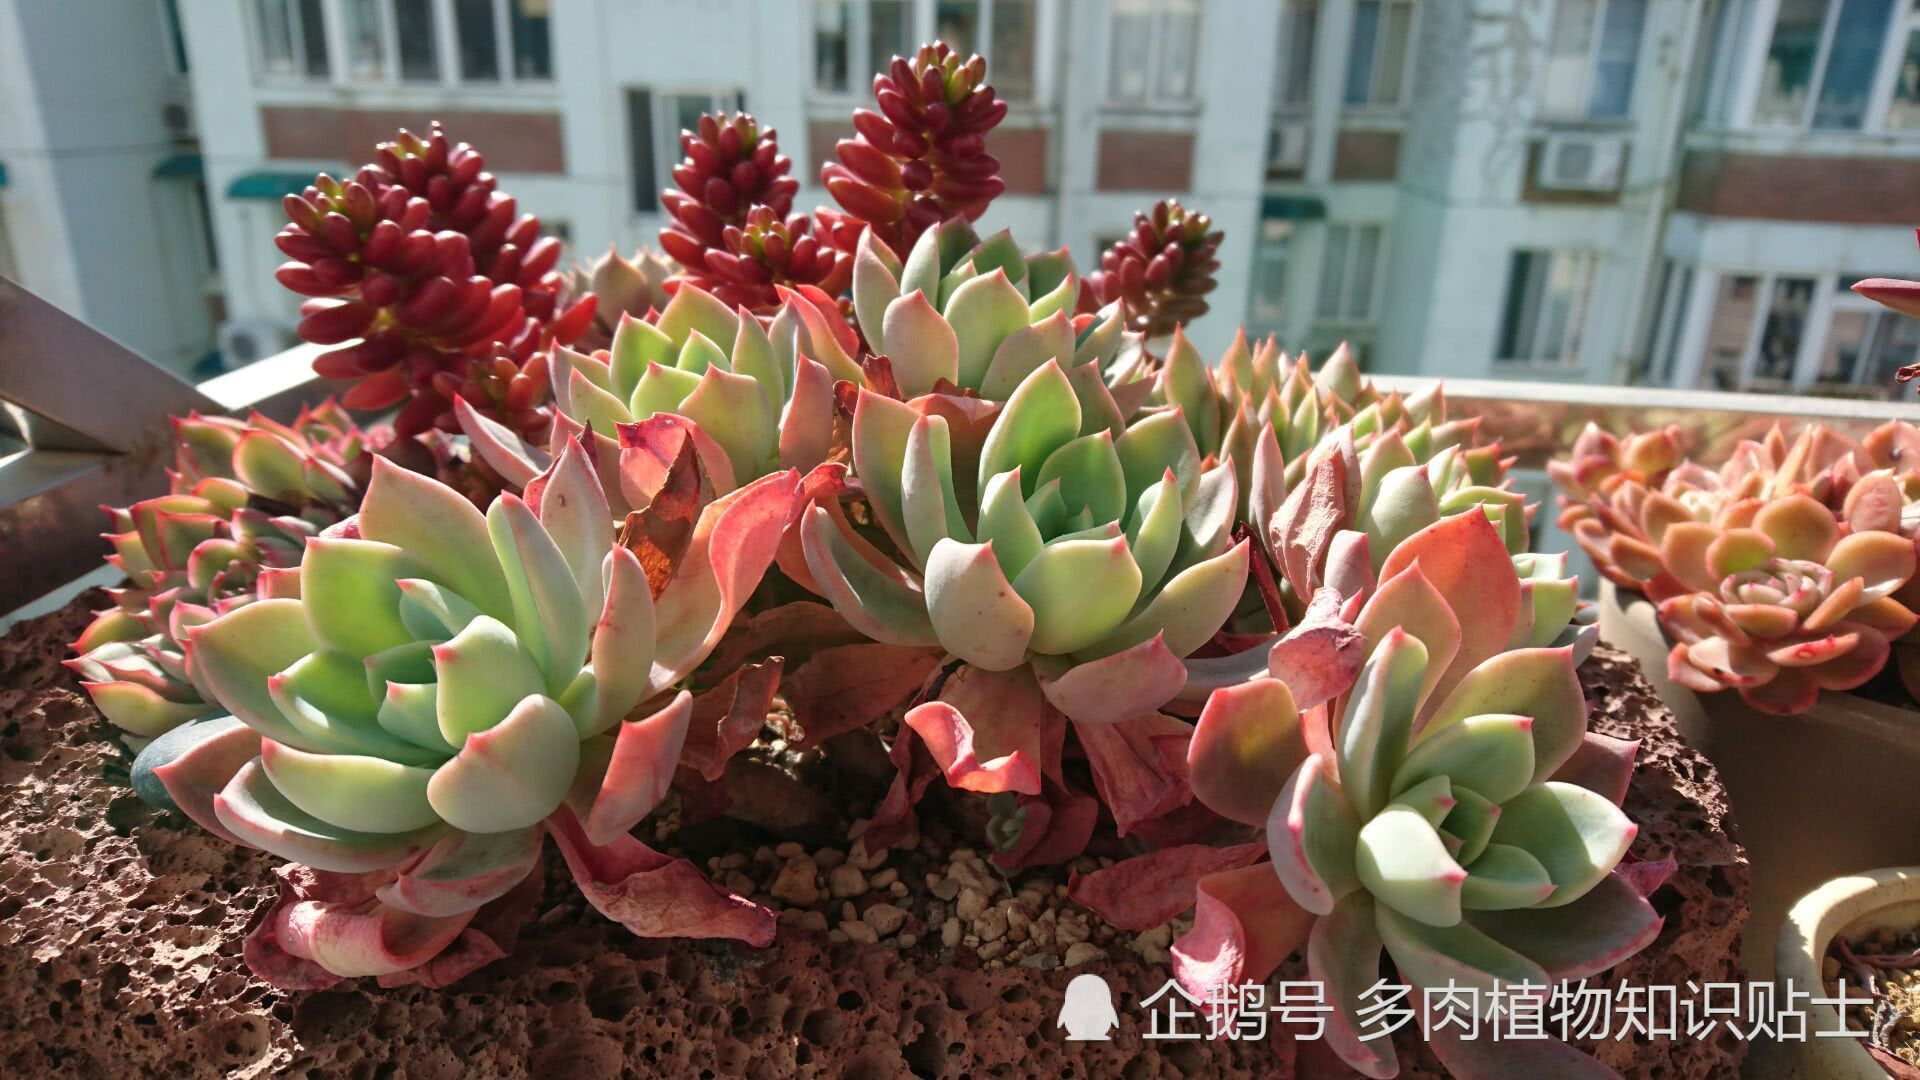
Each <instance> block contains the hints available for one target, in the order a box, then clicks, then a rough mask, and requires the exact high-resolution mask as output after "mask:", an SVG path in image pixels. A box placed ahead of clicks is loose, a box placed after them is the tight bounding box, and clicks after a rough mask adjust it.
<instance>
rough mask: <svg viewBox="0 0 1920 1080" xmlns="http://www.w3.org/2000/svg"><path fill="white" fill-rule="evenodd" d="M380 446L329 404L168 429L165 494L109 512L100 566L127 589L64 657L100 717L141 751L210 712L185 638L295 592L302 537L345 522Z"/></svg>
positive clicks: (204, 419)
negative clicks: (170, 460) (275, 416)
mask: <svg viewBox="0 0 1920 1080" xmlns="http://www.w3.org/2000/svg"><path fill="white" fill-rule="evenodd" d="M381 438H382V436H381V435H380V434H378V433H376V434H375V435H373V436H369V434H368V433H367V432H364V431H362V430H360V428H359V427H357V426H355V425H354V423H353V421H352V420H351V419H349V418H348V417H347V415H346V412H345V411H344V410H342V409H341V408H340V407H339V406H338V405H336V404H334V403H333V402H332V401H328V402H326V403H324V404H322V405H320V406H318V407H315V408H309V409H303V410H302V411H301V413H300V416H299V417H298V418H297V419H295V420H294V422H293V423H292V424H281V423H278V422H276V421H274V420H271V419H269V418H267V417H265V416H261V415H259V414H257V413H256V414H254V415H252V416H250V417H248V418H247V419H246V420H244V421H242V420H238V419H234V418H232V417H225V416H201V415H199V414H197V413H195V414H190V415H188V416H187V417H185V418H184V419H178V420H175V421H174V423H173V448H174V465H173V468H172V469H171V470H169V475H170V477H171V480H172V482H171V485H170V490H169V491H168V493H167V494H166V495H162V496H159V497H157V498H152V499H145V500H142V501H141V502H137V503H134V504H133V505H132V506H130V507H127V508H126V509H109V510H108V511H107V512H108V514H109V515H110V516H111V518H112V520H113V531H112V532H110V533H108V534H107V539H108V540H110V541H112V543H113V547H114V554H112V555H110V556H108V558H107V561H108V562H109V563H112V564H113V565H114V566H115V567H117V568H118V569H119V570H121V571H122V572H123V573H125V574H126V575H127V585H126V586H125V587H124V588H121V589H117V590H111V594H112V596H113V600H114V605H113V606H112V607H110V608H107V609H105V610H103V611H101V612H99V613H98V614H96V615H95V616H94V619H93V622H92V623H90V624H89V625H88V626H87V628H86V630H85V631H83V632H82V633H81V635H80V638H79V640H77V641H75V642H74V644H73V650H74V652H75V653H76V654H78V655H77V656H76V657H75V658H74V659H72V660H69V661H67V665H68V667H70V668H72V669H73V670H74V671H75V672H77V673H78V674H79V675H80V677H81V680H82V682H81V685H82V686H84V687H85V688H86V690H87V692H88V693H89V694H90V695H91V696H92V697H93V701H94V704H95V705H96V706H98V707H99V709H100V712H101V713H102V714H103V715H105V716H106V718H107V719H108V720H110V721H112V722H113V723H114V724H115V725H116V726H117V727H119V728H120V729H121V730H122V731H124V732H126V733H127V734H128V735H129V736H131V737H132V739H133V740H135V741H138V740H144V739H149V738H152V737H154V736H156V735H159V734H161V733H163V732H165V731H167V730H169V729H171V728H173V727H175V726H177V725H179V724H181V723H184V722H185V721H187V720H190V719H193V718H195V717H198V716H203V715H206V714H207V713H209V712H212V711H214V710H215V709H216V706H215V705H213V704H212V701H213V698H212V696H211V695H210V694H209V693H208V692H207V690H206V688H205V686H204V684H202V683H201V682H200V681H199V680H197V679H196V678H194V676H193V673H192V669H191V666H190V665H189V664H188V663H187V658H186V654H185V648H184V646H183V641H184V639H185V636H186V633H187V631H188V630H190V629H191V628H192V627H195V626H198V625H200V624H201V623H205V622H208V621H210V620H212V619H213V618H215V617H216V616H218V615H221V614H224V613H226V612H228V611H232V610H234V609H235V608H238V607H241V606H242V605H245V604H248V603H251V602H253V601H254V600H256V599H260V598H263V597H275V596H289V595H297V594H298V591H299V582H298V578H297V577H296V576H295V575H294V574H293V570H294V569H295V568H296V567H298V566H299V565H300V558H301V554H302V552H303V551H304V549H305V547H306V542H307V539H308V538H309V537H311V536H313V535H314V534H315V533H317V532H318V531H319V530H321V529H322V528H325V527H326V526H328V525H331V524H333V523H334V522H336V521H339V520H340V519H342V518H344V517H346V516H348V515H349V514H351V513H353V509H354V507H355V506H356V505H357V504H358V502H359V497H360V490H361V487H362V485H363V484H364V482H365V479H366V475H367V470H368V468H369V466H370V455H371V453H372V451H373V450H374V448H375V443H377V442H379V441H380V440H381Z"/></svg>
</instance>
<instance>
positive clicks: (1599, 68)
mask: <svg viewBox="0 0 1920 1080" xmlns="http://www.w3.org/2000/svg"><path fill="white" fill-rule="evenodd" d="M1646 18H1647V0H1559V2H1558V3H1557V4H1555V6H1554V12H1553V29H1552V32H1551V36H1550V37H1549V39H1548V45H1547V60H1546V65H1545V81H1546V86H1545V91H1544V95H1543V100H1542V102H1541V105H1542V108H1543V111H1545V112H1546V113H1548V114H1550V115H1553V116H1566V117H1577V118H1582V119H1590V120H1624V119H1626V118H1627V114H1628V110H1629V108H1630V106H1631V103H1632V99H1633V79H1634V74H1635V72H1636V71H1637V70H1638V68H1639V59H1640V41H1641V34H1642V31H1643V30H1644V28H1645V26H1646Z"/></svg>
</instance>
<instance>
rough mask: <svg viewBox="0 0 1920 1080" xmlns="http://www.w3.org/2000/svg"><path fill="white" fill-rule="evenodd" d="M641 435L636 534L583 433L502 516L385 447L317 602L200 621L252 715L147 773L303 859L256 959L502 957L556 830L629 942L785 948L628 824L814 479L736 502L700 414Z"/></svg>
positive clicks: (331, 966)
mask: <svg viewBox="0 0 1920 1080" xmlns="http://www.w3.org/2000/svg"><path fill="white" fill-rule="evenodd" d="M623 434H624V437H625V443H626V446H625V449H624V450H623V453H622V462H621V466H620V469H621V476H622V478H623V479H624V480H625V481H626V482H627V483H628V486H629V489H630V490H632V489H635V488H638V489H641V490H644V491H646V492H648V493H649V494H650V497H649V498H648V499H647V500H646V501H645V503H644V505H643V506H642V508H640V509H637V510H634V511H631V512H629V513H628V514H627V515H626V517H625V519H624V521H623V522H621V523H620V524H619V525H618V527H617V531H616V523H615V518H614V514H613V511H612V509H611V507H610V505H609V503H608V500H607V497H606V494H605V493H604V492H603V490H602V489H601V486H600V480H599V478H598V475H597V474H596V471H595V469H594V468H593V466H592V465H591V464H590V463H589V462H588V458H587V451H586V449H585V447H584V445H583V444H578V443H576V444H575V445H573V446H572V447H570V448H569V449H568V450H566V451H565V452H563V453H562V454H561V455H560V457H559V458H558V459H557V460H556V461H555V462H554V465H553V467H552V469H551V470H549V472H548V473H547V474H545V475H543V476H542V477H541V478H540V480H539V482H538V483H536V484H534V485H530V487H529V489H528V491H527V494H526V498H524V499H523V498H521V497H519V496H515V495H503V496H501V497H500V498H498V499H496V500H495V501H494V502H493V504H492V505H491V506H490V507H489V508H488V509H487V510H486V511H485V513H484V514H483V513H482V512H481V511H480V510H478V509H476V508H475V507H474V506H473V505H472V504H471V503H470V502H468V501H467V500H466V499H465V498H464V497H462V496H461V495H459V494H458V493H456V492H455V491H453V490H452V489H450V488H448V487H446V486H444V485H442V484H440V483H438V482H437V481H434V480H432V479H430V478H428V477H424V476H421V475H418V474H415V473H411V472H408V471H406V470H404V469H402V468H399V467H398V466H394V465H390V464H387V463H385V462H380V463H377V464H376V468H375V470H374V475H373V479H372V482H371V483H370V484H369V485H368V488H367V493H366V498H365V500H364V502H363V503H362V505H361V507H360V512H359V514H358V515H357V516H355V517H354V518H352V519H350V520H349V521H347V522H345V523H343V525H342V526H340V527H336V528H335V529H333V530H330V531H329V532H328V533H326V534H324V535H322V536H320V537H316V538H314V539H313V540H311V541H310V542H309V544H308V550H307V553H306V558H305V560H304V561H303V562H302V563H301V565H300V570H299V574H300V579H301V588H300V592H299V597H298V598H284V599H281V598H276V599H268V600H260V601H257V602H255V603H252V604H249V605H247V606H245V607H242V608H240V609H238V610H235V611H233V612H231V613H229V614H227V615H224V616H222V617H220V618H218V619H215V620H213V621H211V622H209V623H207V624H205V625H203V626H200V627H197V628H195V629H194V630H193V631H192V632H191V636H190V641H191V651H190V653H191V660H192V664H193V667H194V669H195V671H196V673H197V675H198V676H199V677H200V678H201V679H202V680H203V681H204V682H205V683H206V684H207V685H208V686H209V687H210V688H211V689H212V690H213V693H214V696H215V697H216V698H217V699H218V700H219V701H220V702H221V703H222V704H223V705H224V706H226V707H227V708H228V709H230V710H231V711H232V712H233V714H234V715H235V716H236V717H237V718H238V719H239V721H240V722H241V723H239V724H224V725H214V726H213V727H212V728H211V729H210V731H209V732H208V734H207V735H206V737H204V738H203V739H201V740H199V741H198V742H196V743H194V744H193V745H192V746H191V747H190V748H189V749H188V750H186V751H185V752H184V753H181V754H180V755H179V756H177V757H175V758H173V759H172V760H171V761H169V762H167V763H166V764H163V765H162V766H160V767H159V768H158V769H156V770H155V771H156V774H157V776H158V778H159V779H160V780H161V782H162V783H163V784H164V785H165V786H166V789H167V791H168V792H169V794H170V795H171V796H172V798H173V799H174V801H175V802H176V803H177V804H178V805H179V806H180V808H181V809H182V810H184V811H186V812H187V813H188V814H189V815H191V816H192V817H193V818H194V819H195V820H197V821H199V822H200V823H201V824H202V825H204V826H206V827H207V828H208V829H210V830H212V831H214V832H216V833H218V834H220V835H222V836H225V837H228V838H230V839H232V840H235V841H237V842H240V843H243V844H248V845H252V846H255V847H259V848H263V849H265V850H267V851H269V852H272V853H273V854H275V855H278V856H280V857H281V858H284V859H287V860H289V861H290V862H292V863H294V864H297V867H298V869H295V870H290V871H288V872H287V873H284V874H283V875H282V876H283V879H284V880H285V881H286V883H287V888H286V889H285V890H283V896H282V901H281V903H280V904H279V905H278V906H277V907H276V908H275V909H274V910H273V911H272V912H271V913H270V914H269V916H268V918H267V920H266V921H265V923H264V924H263V925H262V926H261V927H260V929H259V930H258V931H257V932H256V933H255V934H254V936H253V937H252V939H250V941H249V945H248V952H249V957H250V960H251V961H252V962H253V964H254V966H255V968H256V970H259V971H262V973H263V974H266V975H268V976H269V977H271V978H273V979H274V980H275V981H277V982H280V983H281V984H282V985H296V986H319V985H326V984H327V983H329V982H331V981H333V980H335V979H338V978H341V977H352V976H368V975H371V976H379V977H382V978H384V979H388V980H390V981H406V980H408V979H413V978H418V979H422V980H425V981H428V982H432V983H434V984H441V983H444V982H446V981H448V980H450V979H452V978H458V977H459V976H460V975H462V974H464V973H465V972H466V971H468V970H471V969H472V968H473V967H475V966H477V965H478V964H480V963H484V962H486V961H487V960H490V959H493V958H494V957H495V956H497V955H499V951H498V948H497V946H498V944H499V942H498V941H496V940H494V932H493V931H492V930H485V931H482V930H475V931H473V935H478V936H473V935H470V934H469V930H470V929H471V924H473V923H474V922H475V920H476V919H478V918H479V917H480V915H479V913H480V912H481V911H482V910H483V909H485V908H486V907H487V905H489V904H493V903H495V902H497V901H502V900H503V898H506V897H508V896H509V894H512V893H514V891H515V890H516V888H518V887H519V886H521V884H522V882H524V881H526V880H527V879H528V878H529V876H530V875H531V874H532V873H533V871H534V869H535V868H536V867H537V865H538V862H539V855H540V850H541V847H542V841H543V837H545V836H548V835H551V836H552V837H553V838H554V840H555V842H556V843H557V844H558V845H559V847H560V850H561V852H562V853H563V854H564V855H565V857H566V861H567V863H568V865H569V867H570V869H571V870H572V871H573V874H574V877H575V879H576V880H577V881H578V882H579V884H580V886H581V888H582V890H583V891H584V892H585V893H586V895H587V897H588V898H589V899H590V900H591V901H592V902H593V904H594V905H595V906H596V907H597V908H599V909H600V910H601V911H602V912H603V913H605V914H607V915H608V916H609V917H611V918H613V919H615V920H616V921H619V922H622V923H623V924H625V925H626V926H627V927H629V928H630V929H631V930H633V931H634V932H635V933H638V934H643V935H673V936H687V937H733V938H739V939H742V940H746V941H749V942H752V943H754V944H762V945H763V944H765V943H766V942H767V941H768V940H770V938H771V935H772V931H773V920H772V915H771V913H770V912H767V911H765V910H763V909H760V908H757V907H755V906H754V905H752V904H750V903H748V902H747V901H745V900H742V899H740V898H738V897H734V896H731V895H729V894H726V893H724V892H722V891H720V890H718V889H716V888H714V887H713V886H712V885H710V884H708V883H707V882H706V880H705V878H704V877H703V876H702V875H701V874H700V873H699V871H698V870H697V869H695V868H694V867H693V866H692V865H691V864H690V863H687V862H686V861H685V860H683V859H673V858H669V857H667V856H664V855H661V854H659V853H657V852H655V851H653V850H652V849H650V848H648V847H647V846H646V845H644V844H643V843H641V842H640V841H639V840H638V839H636V838H634V837H633V836H631V835H630V833H629V830H630V829H631V828H632V826H633V825H634V824H636V823H637V822H638V821H639V820H640V819H641V818H643V817H644V816H645V815H646V814H648V813H649V812H651V811H652V810H653V809H654V807H655V806H656V805H657V804H658V803H659V802H660V800H661V799H662V798H663V797H664V796H665V794H666V792H667V788H668V785H669V783H670V782H671V780H672V778H673V772H674V768H675V766H676V765H677V763H678V761H679V758H680V752H681V748H682V746H683V744H685V742H686V740H687V732H688V722H689V718H690V716H691V715H692V700H691V696H690V695H689V694H688V693H687V692H686V691H684V690H680V691H677V692H676V690H675V687H676V684H678V683H679V682H680V681H681V680H682V679H684V678H685V677H686V676H687V674H688V673H689V672H691V671H692V670H693V668H694V667H695V666H696V665H697V664H699V662H700V661H701V660H703V659H704V658H705V657H706V655H707V653H708V652H710V651H711V650H712V649H713V648H714V646H715V645H716V644H717V643H718V642H719V640H720V637H721V635H722V634H723V633H724V632H725V630H726V629H727V627H728V625H729V624H730V623H731V620H732V618H733V615H734V614H735V613H736V612H737V611H738V610H739V608H740V605H741V604H742V603H743V602H744V601H745V598H746V596H747V594H748V593H749V592H750V591H751V590H752V588H753V586H754V585H755V583H756V582H757V581H758V580H759V577H760V575H761V573H763V572H764V570H765V568H766V567H767V566H768V565H769V564H770V563H771V561H772V558H773V554H774V549H775V546H776V545H777V543H778V541H779V538H780V536H781V535H782V534H783V532H784V530H785V528H786V525H787V520H788V518H789V516H790V514H791V513H792V508H793V498H794V493H795V488H796V484H797V477H796V476H795V475H794V474H792V473H781V474H775V475H772V476H767V477H763V478H761V479H760V480H758V481H755V482H754V483H751V484H748V485H746V486H744V487H741V488H738V489H735V490H732V491H728V492H725V493H723V494H719V495H717V496H716V495H715V493H714V489H713V486H712V485H711V484H710V483H709V482H708V478H707V476H706V475H705V471H704V469H703V467H702V464H701V455H700V452H699V450H698V447H697V443H696V440H695V439H694V438H693V437H692V435H691V431H690V427H689V425H687V424H686V423H685V422H684V421H681V420H678V419H677V418H668V419H667V420H663V421H658V422H655V423H653V424H650V425H635V426H633V427H631V428H628V429H627V430H626V431H625V432H624V433H623ZM482 925H483V926H487V925H489V923H487V922H483V923H482ZM482 938H484V939H485V940H481V939H482Z"/></svg>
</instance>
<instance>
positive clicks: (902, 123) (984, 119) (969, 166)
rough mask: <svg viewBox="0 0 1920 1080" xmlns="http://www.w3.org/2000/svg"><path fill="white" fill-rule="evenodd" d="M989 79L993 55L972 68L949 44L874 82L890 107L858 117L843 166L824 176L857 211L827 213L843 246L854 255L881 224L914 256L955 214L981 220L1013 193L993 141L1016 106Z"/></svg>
mask: <svg viewBox="0 0 1920 1080" xmlns="http://www.w3.org/2000/svg"><path fill="white" fill-rule="evenodd" d="M986 78H987V62H986V61H985V60H984V59H982V58H980V57H979V56H972V57H969V58H967V59H966V60H965V61H964V62H963V61H962V60H961V59H960V54H959V53H956V52H954V51H953V50H952V49H951V48H949V47H948V46H947V45H946V44H945V43H944V42H934V43H933V44H931V45H922V46H921V47H920V51H919V53H917V54H916V55H915V56H914V58H913V59H912V60H911V61H909V60H907V59H906V58H905V57H899V56H896V57H894V58H893V63H892V65H891V66H890V67H889V69H888V71H887V73H886V74H883V75H877V76H875V77H874V80H873V96H874V100H875V101H876V102H877V103H878V104H879V106H880V111H879V112H874V111H873V110H871V109H860V110H858V111H856V112H855V113H854V114H853V126H854V128H855V130H856V131H857V132H858V137H856V138H852V139H842V140H840V142H839V143H837V144H836V145H835V147H834V151H835V153H836V154H838V155H839V158H840V160H839V161H837V162H830V163H828V164H827V165H826V167H825V168H823V169H821V170H820V174H821V177H822V178H823V179H824V180H825V181H826V185H827V190H828V191H829V192H831V193H832V194H833V197H834V199H835V200H836V201H838V202H839V203H840V205H841V206H842V207H844V208H845V209H846V211H847V212H846V213H845V214H838V213H835V212H833V211H830V210H823V211H821V212H820V215H819V216H820V217H821V218H822V219H823V220H824V221H825V222H826V223H827V225H828V229H829V233H830V235H831V236H832V239H833V241H834V244H835V246H837V247H839V248H840V249H841V250H843V251H848V252H851V251H853V250H854V246H855V245H856V244H857V243H858V242H859V239H860V233H861V231H862V230H863V229H864V228H867V227H871V228H872V229H873V231H874V234H875V236H876V237H878V238H879V239H880V240H882V241H884V242H885V243H886V244H887V246H889V247H891V248H892V249H893V251H894V253H895V254H896V255H899V256H900V257H902V258H905V257H906V254H907V251H908V250H909V249H910V248H912V247H913V242H914V240H915V239H917V238H918V237H919V236H920V234H921V233H923V232H925V231H926V230H928V229H930V228H932V227H933V226H935V225H938V224H939V223H941V222H942V221H946V220H948V219H950V218H956V217H964V218H966V219H967V220H969V221H975V220H978V219H979V217H980V215H981V214H982V213H983V212H984V211H985V210H986V208H987V204H988V203H990V202H992V201H993V199H994V198H995V196H997V195H999V194H1000V193H1001V192H1002V191H1004V190H1006V186H1007V185H1006V181H1004V180H1002V179H1000V175H999V174H1000V161H999V159H997V158H995V157H994V156H993V155H992V154H989V153H987V140H986V135H987V132H988V131H990V130H992V129H993V127H994V126H995V125H996V124H998V123H1000V121H1001V120H1002V119H1003V118H1004V117H1005V116H1006V115H1007V103H1006V102H1005V101H1002V100H1000V99H999V98H997V97H995V96H994V93H993V87H991V86H989V85H987V82H986Z"/></svg>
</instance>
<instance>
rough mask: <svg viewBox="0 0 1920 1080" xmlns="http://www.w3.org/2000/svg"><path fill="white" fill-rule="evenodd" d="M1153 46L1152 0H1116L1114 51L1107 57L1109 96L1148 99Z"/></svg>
mask: <svg viewBox="0 0 1920 1080" xmlns="http://www.w3.org/2000/svg"><path fill="white" fill-rule="evenodd" d="M1152 46H1153V3H1152V0H1114V3H1113V53H1112V55H1111V56H1109V57H1108V58H1107V70H1108V75H1107V94H1108V96H1109V97H1111V98H1113V100H1115V101H1145V100H1147V78H1148V76H1149V74H1150V72H1148V70H1147V65H1148V64H1149V63H1151V60H1150V59H1149V58H1150V57H1151V56H1152Z"/></svg>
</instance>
